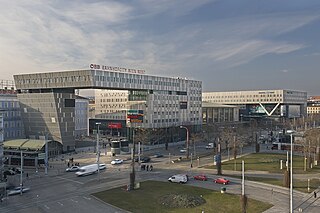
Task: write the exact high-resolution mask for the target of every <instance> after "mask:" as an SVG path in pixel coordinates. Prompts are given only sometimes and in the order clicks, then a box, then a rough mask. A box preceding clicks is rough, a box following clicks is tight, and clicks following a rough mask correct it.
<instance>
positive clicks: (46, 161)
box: [44, 134, 48, 175]
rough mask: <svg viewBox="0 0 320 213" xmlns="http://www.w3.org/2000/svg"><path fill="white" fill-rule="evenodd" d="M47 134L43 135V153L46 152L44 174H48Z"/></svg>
mask: <svg viewBox="0 0 320 213" xmlns="http://www.w3.org/2000/svg"><path fill="white" fill-rule="evenodd" d="M47 138H48V137H47V134H45V135H44V142H45V153H46V156H45V162H44V163H45V170H44V173H45V175H48V140H47Z"/></svg>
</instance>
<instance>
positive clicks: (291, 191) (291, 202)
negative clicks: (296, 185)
mask: <svg viewBox="0 0 320 213" xmlns="http://www.w3.org/2000/svg"><path fill="white" fill-rule="evenodd" d="M292 143H293V138H292V133H291V134H290V147H291V149H290V213H293V186H292V148H293V147H292V146H293V145H292Z"/></svg>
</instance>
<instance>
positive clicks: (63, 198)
mask: <svg viewBox="0 0 320 213" xmlns="http://www.w3.org/2000/svg"><path fill="white" fill-rule="evenodd" d="M250 150H251V151H252V147H249V148H244V149H243V154H245V153H249V152H250ZM196 151H197V153H205V152H211V150H205V148H204V146H203V145H200V146H198V147H196ZM158 152H161V153H163V154H164V157H163V158H152V161H151V162H150V164H151V163H152V165H153V167H154V170H153V171H152V172H150V171H149V172H147V171H139V170H140V169H139V168H138V166H137V168H136V170H137V180H138V181H143V180H150V179H151V180H159V181H167V179H168V177H169V176H171V175H173V174H178V173H187V174H188V175H190V177H192V176H193V175H196V174H199V173H205V174H206V175H207V176H208V177H209V178H210V179H209V181H205V182H202V181H195V180H192V179H191V180H190V181H189V182H188V183H187V184H190V185H195V186H199V187H205V188H209V189H213V190H220V188H221V185H219V184H215V183H214V182H213V179H215V178H217V177H218V176H217V175H215V173H216V171H212V170H211V171H208V170H203V169H200V168H197V167H196V166H194V167H193V168H191V167H190V162H181V163H178V164H177V163H174V164H173V163H170V161H171V160H173V159H174V158H178V157H181V156H183V155H184V154H183V155H182V154H181V153H179V148H178V147H169V150H167V151H165V150H163V149H156V150H151V151H147V152H145V153H144V154H145V155H153V154H154V153H158ZM169 153H170V157H169ZM71 157H73V158H74V159H75V161H76V162H79V163H80V164H81V165H85V164H89V163H93V162H94V161H95V154H94V153H90V152H83V153H78V154H76V155H72V156H65V159H67V158H71ZM129 157H130V156H129V155H119V156H116V157H110V156H101V162H102V163H106V164H107V169H106V170H104V171H101V173H100V174H99V175H98V174H94V175H89V176H86V177H76V176H75V174H74V173H68V172H65V171H64V170H65V168H66V164H65V162H64V161H61V160H60V159H58V160H54V161H52V162H51V166H53V168H50V169H49V174H48V175H47V176H46V175H44V171H43V170H40V172H39V173H38V174H35V173H34V172H33V171H32V170H30V171H29V179H27V180H25V181H24V185H25V186H27V187H30V188H31V190H30V191H29V192H27V193H25V194H23V195H22V196H20V195H16V196H11V197H9V198H8V199H6V200H5V201H4V202H2V203H1V204H0V212H1V213H7V212H27V213H28V212H30V213H31V212H32V213H33V212H35V213H37V212H45V213H53V212H75V211H76V212H77V213H87V212H97V213H99V212H119V213H120V212H125V211H124V210H121V209H118V208H117V207H114V206H111V205H109V204H106V203H103V202H101V201H98V200H96V199H95V198H94V197H92V196H91V193H94V192H98V191H102V190H106V189H111V188H114V187H120V186H125V185H126V184H128V183H129V172H130V163H131V161H130V160H127V159H128V158H129ZM227 157H228V156H226V155H224V157H223V158H227ZM113 158H122V159H124V160H125V161H124V163H123V164H122V165H115V166H111V165H110V162H111V160H112V159H113ZM205 163H212V156H209V157H204V158H201V159H200V164H201V165H203V164H205ZM13 179H14V180H13V182H17V181H19V178H17V176H16V177H15V178H13ZM230 180H231V184H230V185H228V186H227V193H233V194H240V193H241V184H240V180H239V179H233V178H230ZM173 184H174V183H173ZM245 191H246V194H247V195H248V196H249V197H250V198H254V199H257V200H261V201H265V202H269V203H272V204H273V205H274V207H273V208H271V209H269V210H268V211H266V213H271V212H272V213H273V212H288V209H289V193H288V189H285V188H283V187H277V186H271V185H267V184H262V183H256V182H251V181H246V189H245ZM309 197H310V195H309V194H305V193H301V192H294V204H295V207H297V206H300V207H302V208H304V211H303V212H311V213H312V212H318V209H319V206H320V204H319V200H317V201H316V202H313V200H312V199H310V198H309ZM305 200H307V201H306V202H305V203H303V202H304V201H305ZM312 202H313V203H312ZM310 203H311V205H309V204H310ZM301 204H302V205H301ZM308 205H309V206H308Z"/></svg>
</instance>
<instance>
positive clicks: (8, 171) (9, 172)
mask: <svg viewBox="0 0 320 213" xmlns="http://www.w3.org/2000/svg"><path fill="white" fill-rule="evenodd" d="M15 174H16V172H15V171H12V170H11V169H9V170H6V171H4V172H3V175H15Z"/></svg>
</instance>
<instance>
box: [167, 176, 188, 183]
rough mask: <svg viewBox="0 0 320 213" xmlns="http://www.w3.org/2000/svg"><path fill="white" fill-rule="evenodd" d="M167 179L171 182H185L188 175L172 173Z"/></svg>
mask: <svg viewBox="0 0 320 213" xmlns="http://www.w3.org/2000/svg"><path fill="white" fill-rule="evenodd" d="M168 181H169V182H171V183H186V182H188V176H187V175H183V174H179V175H172V176H171V177H169V178H168Z"/></svg>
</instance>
